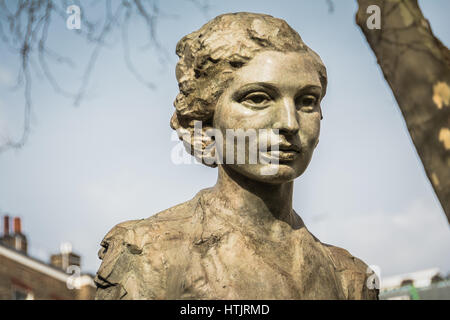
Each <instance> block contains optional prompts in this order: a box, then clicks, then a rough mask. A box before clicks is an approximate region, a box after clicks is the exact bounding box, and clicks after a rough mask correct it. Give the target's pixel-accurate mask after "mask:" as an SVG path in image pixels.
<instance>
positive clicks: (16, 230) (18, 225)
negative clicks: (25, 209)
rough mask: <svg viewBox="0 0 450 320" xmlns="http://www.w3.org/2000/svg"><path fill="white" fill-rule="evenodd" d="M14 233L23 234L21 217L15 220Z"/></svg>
mask: <svg viewBox="0 0 450 320" xmlns="http://www.w3.org/2000/svg"><path fill="white" fill-rule="evenodd" d="M14 233H17V234H21V233H22V226H21V223H20V218H19V217H15V218H14Z"/></svg>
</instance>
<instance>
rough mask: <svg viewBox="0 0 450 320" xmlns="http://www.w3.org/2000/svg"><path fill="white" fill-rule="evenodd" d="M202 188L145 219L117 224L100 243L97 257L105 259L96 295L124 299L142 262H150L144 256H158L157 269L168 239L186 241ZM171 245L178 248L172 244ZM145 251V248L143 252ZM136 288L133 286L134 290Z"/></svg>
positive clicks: (155, 263) (98, 279)
mask: <svg viewBox="0 0 450 320" xmlns="http://www.w3.org/2000/svg"><path fill="white" fill-rule="evenodd" d="M201 193H202V192H199V193H198V194H197V195H196V196H195V197H194V198H193V199H191V200H189V201H186V202H184V203H181V204H179V205H176V206H174V207H171V208H169V209H166V210H164V211H161V212H159V213H157V214H155V215H153V216H150V217H149V218H146V219H139V220H130V221H125V222H122V223H119V224H117V225H116V226H114V227H113V228H112V229H111V230H110V231H109V232H108V233H107V234H106V235H105V237H104V238H103V240H102V241H101V243H100V246H101V248H100V250H99V252H98V257H99V258H100V259H101V260H102V263H101V265H100V268H99V269H98V271H97V275H96V277H95V283H96V285H97V295H96V298H97V299H122V298H124V297H125V296H127V297H129V296H130V294H128V295H127V291H128V290H126V288H127V287H130V286H132V284H131V282H133V281H134V280H133V277H134V275H133V274H134V273H136V272H137V273H139V272H140V269H141V267H143V266H141V264H143V263H148V261H143V260H142V259H141V257H142V256H143V255H144V254H145V256H146V257H149V256H150V257H155V260H154V261H152V262H153V266H152V267H154V269H155V270H159V269H161V270H162V269H164V268H163V267H162V268H159V266H158V264H159V262H160V261H164V258H162V259H156V257H157V256H158V254H163V252H162V251H163V250H158V248H163V247H169V246H165V243H167V241H172V242H173V241H175V242H177V241H184V240H185V239H188V237H186V236H185V235H184V233H186V232H188V231H187V230H189V228H187V227H186V226H187V224H190V223H191V221H192V219H193V217H194V216H195V211H196V209H197V207H198V203H199V197H200V196H201ZM170 247H171V248H177V247H178V246H176V245H173V246H172V245H171V246H170ZM144 251H145V252H144ZM133 291H134V290H133Z"/></svg>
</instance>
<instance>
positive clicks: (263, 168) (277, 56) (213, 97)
mask: <svg viewBox="0 0 450 320" xmlns="http://www.w3.org/2000/svg"><path fill="white" fill-rule="evenodd" d="M176 53H177V55H178V56H179V57H180V60H179V62H178V64H177V67H176V76H177V80H178V84H179V88H180V92H179V94H178V95H177V97H176V100H175V102H174V106H175V108H176V111H175V113H174V115H173V116H172V119H171V127H172V128H173V129H175V130H177V133H178V136H179V138H180V139H181V140H183V142H184V144H185V146H186V147H187V150H188V151H189V152H190V153H191V154H193V155H194V156H195V157H196V158H197V159H198V160H199V161H201V162H202V163H204V164H206V165H209V166H212V167H214V166H216V165H217V164H219V165H223V166H227V167H228V168H229V169H231V170H234V171H236V172H238V173H240V174H242V175H244V176H246V177H247V178H250V179H252V180H257V181H261V182H270V183H283V182H287V181H291V180H293V179H295V178H296V177H298V176H299V175H301V174H302V173H303V172H304V171H305V169H306V167H307V166H308V164H309V162H310V160H311V157H312V154H313V151H314V149H315V147H316V145H317V143H318V141H319V132H320V120H321V117H322V111H321V108H320V102H321V100H322V98H323V97H324V95H325V91H326V85H327V76H326V70H325V66H324V65H323V63H322V61H321V60H320V58H319V56H318V55H317V54H316V53H315V52H314V51H312V50H311V49H310V48H308V47H307V46H306V45H305V44H304V43H303V41H302V39H301V38H300V36H299V35H298V33H297V32H295V31H294V30H293V29H292V28H291V27H290V26H289V25H288V24H287V23H286V22H285V21H283V20H280V19H276V18H274V17H272V16H269V15H263V14H253V13H234V14H225V15H221V16H218V17H216V18H214V19H213V20H211V21H210V22H208V23H207V24H205V25H204V26H203V27H201V28H200V29H199V30H198V31H195V32H193V33H191V34H189V35H187V36H185V37H184V38H183V39H181V40H180V41H179V42H178V44H177V48H176ZM199 122H201V129H198V128H197V129H196V124H198V123H199ZM210 129H215V130H216V132H217V131H218V132H221V133H222V135H223V137H224V138H223V139H216V137H215V136H214V135H212V134H210V133H209V132H210V131H211V130H210ZM239 129H241V130H240V132H241V133H242V131H244V139H246V140H245V141H247V143H245V149H244V150H239V148H238V147H239V143H237V145H234V144H233V145H232V147H231V148H229V147H228V146H229V145H230V140H228V139H227V137H228V136H229V133H230V132H235V133H236V132H239ZM194 131H197V133H198V134H197V135H195V134H194ZM246 132H247V133H249V132H250V133H252V132H254V133H255V134H254V135H252V134H245V133H246ZM232 139H233V142H234V141H235V140H234V137H232ZM237 139H238V138H237ZM252 143H254V146H256V147H257V156H258V157H257V158H258V159H257V163H255V162H252V161H251V159H252V156H251V154H252V153H251V150H249V146H250V145H252ZM261 143H263V144H262V146H265V144H267V150H266V149H265V148H264V147H262V148H261V147H260V146H261ZM229 150H231V151H229ZM240 156H242V157H243V158H244V161H238V160H239V159H238V158H239V157H240ZM274 158H276V161H272V160H273V159H274ZM218 159H220V161H218ZM260 160H261V161H260ZM274 167H275V168H276V170H275V171H273V170H269V169H273V168H274ZM268 172H269V173H268Z"/></svg>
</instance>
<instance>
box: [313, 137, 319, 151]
mask: <svg viewBox="0 0 450 320" xmlns="http://www.w3.org/2000/svg"><path fill="white" fill-rule="evenodd" d="M318 144H319V139H317V141H316V144H315V145H314V149H315V148H316V147H317V145H318Z"/></svg>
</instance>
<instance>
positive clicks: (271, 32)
mask: <svg viewBox="0 0 450 320" xmlns="http://www.w3.org/2000/svg"><path fill="white" fill-rule="evenodd" d="M261 51H279V52H292V51H294V52H303V53H307V54H310V55H311V56H312V57H313V60H314V61H315V62H316V70H317V72H318V74H319V77H320V81H321V84H322V87H323V95H322V97H321V98H323V96H324V95H325V90H326V86H327V75H326V69H325V66H324V64H323V63H322V61H321V59H320V57H319V56H318V55H317V54H316V53H315V52H314V51H313V50H311V49H310V48H309V47H307V46H306V45H305V43H304V42H303V41H302V39H301V37H300V35H299V34H298V33H297V32H296V31H295V30H294V29H292V28H291V27H290V26H289V25H288V24H287V23H286V22H285V21H284V20H281V19H277V18H274V17H272V16H269V15H265V14H256V13H247V12H239V13H229V14H223V15H220V16H217V17H216V18H214V19H212V20H211V21H209V22H208V23H206V24H205V25H203V26H202V27H201V28H200V29H199V30H197V31H195V32H192V33H191V34H188V35H187V36H185V37H183V38H182V39H181V40H180V41H179V42H178V44H177V47H176V54H177V55H178V57H179V58H180V60H179V61H178V63H177V66H176V77H177V80H178V86H179V89H180V92H179V93H178V95H177V97H176V99H175V101H174V106H175V108H176V111H175V112H174V114H173V116H172V118H171V120H170V126H171V127H172V129H174V130H176V131H177V134H178V137H179V139H180V140H182V141H183V143H184V145H185V147H186V149H187V151H188V152H189V153H190V154H191V155H193V156H195V157H196V158H197V160H199V161H200V162H202V163H204V164H207V165H208V166H211V167H215V166H216V165H217V164H216V163H215V162H214V161H211V158H212V159H214V157H215V148H214V139H212V138H211V137H209V136H208V135H205V134H203V133H204V131H205V130H206V129H208V128H211V127H212V119H213V115H214V109H215V105H216V102H217V101H218V99H219V97H220V95H221V94H222V93H223V91H224V90H225V89H226V88H227V85H228V83H229V82H230V81H231V80H232V79H233V72H230V70H231V71H232V70H237V69H238V68H241V67H242V66H244V65H245V64H246V63H247V62H248V61H250V60H251V59H252V58H253V57H254V56H255V55H256V54H258V53H260V52H261ZM195 121H201V122H202V130H203V131H202V134H201V135H200V139H198V137H197V139H194V137H195V135H194V134H193V133H194V122H195ZM207 158H209V161H205V159H207Z"/></svg>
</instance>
